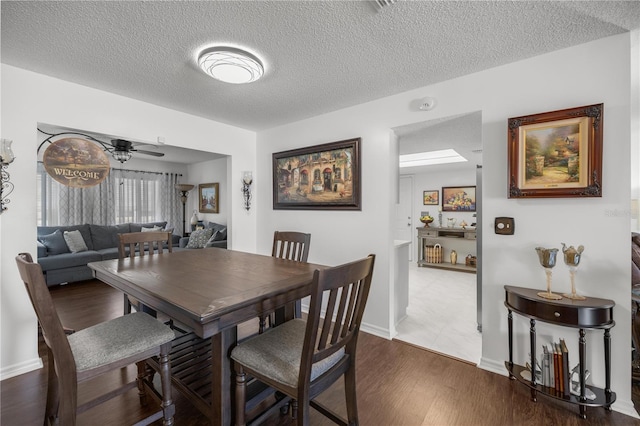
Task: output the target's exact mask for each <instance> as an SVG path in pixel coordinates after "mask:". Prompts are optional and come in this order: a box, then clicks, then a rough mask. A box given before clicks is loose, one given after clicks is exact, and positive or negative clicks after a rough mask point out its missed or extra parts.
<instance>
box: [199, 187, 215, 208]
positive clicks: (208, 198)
mask: <svg viewBox="0 0 640 426" xmlns="http://www.w3.org/2000/svg"><path fill="white" fill-rule="evenodd" d="M219 185H220V184H219V183H201V184H200V185H198V195H199V197H200V198H199V203H198V204H199V209H198V211H199V212H200V213H218V212H219V211H220V206H219V193H218V189H219Z"/></svg>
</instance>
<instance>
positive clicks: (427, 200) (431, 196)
mask: <svg viewBox="0 0 640 426" xmlns="http://www.w3.org/2000/svg"><path fill="white" fill-rule="evenodd" d="M422 203H423V204H424V205H425V206H437V205H438V204H440V190H438V189H435V190H432V191H431V190H430V191H423V192H422Z"/></svg>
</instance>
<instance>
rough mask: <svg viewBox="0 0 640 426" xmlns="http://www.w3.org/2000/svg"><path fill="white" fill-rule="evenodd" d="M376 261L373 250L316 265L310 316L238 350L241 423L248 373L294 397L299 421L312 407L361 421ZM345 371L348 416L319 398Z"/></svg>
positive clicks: (339, 421) (275, 406)
mask: <svg viewBox="0 0 640 426" xmlns="http://www.w3.org/2000/svg"><path fill="white" fill-rule="evenodd" d="M374 261H375V255H373V254H371V255H369V256H368V257H366V258H364V259H361V260H358V261H355V262H351V263H347V264H344V265H341V266H336V267H333V268H328V269H323V270H316V271H315V272H314V275H313V283H312V289H311V301H310V306H309V315H308V316H307V319H306V320H304V319H301V318H294V319H292V320H290V321H287V322H285V323H284V324H281V325H279V326H277V327H273V328H270V329H269V330H267V331H265V332H264V333H262V334H258V335H255V336H254V337H251V338H249V339H247V340H245V341H244V342H242V343H240V344H239V345H237V346H236V347H235V348H234V349H233V350H232V352H231V358H232V360H233V366H234V371H235V374H236V384H235V397H236V405H235V416H236V425H244V424H245V423H246V413H245V405H246V389H247V386H246V383H247V380H246V379H247V375H250V376H251V377H253V378H255V379H257V380H259V381H260V382H263V383H265V384H267V385H268V386H270V387H272V388H273V389H275V390H276V391H278V392H282V393H283V394H285V395H286V396H288V397H289V398H290V399H291V400H293V403H292V407H293V409H292V411H293V412H292V414H294V417H296V418H297V424H298V425H308V424H309V407H310V406H311V407H313V408H315V409H316V410H318V411H320V412H321V413H322V414H324V415H325V416H327V417H328V418H329V419H331V420H332V421H333V422H335V423H337V424H340V425H357V424H358V409H357V402H356V371H355V366H356V362H355V361H356V345H357V341H358V333H359V331H360V324H361V322H362V315H363V313H364V308H365V305H366V303H367V297H368V295H369V289H370V288H371V278H372V275H373V265H374ZM323 302H324V303H326V306H325V309H326V311H324V310H323V306H324V305H323ZM341 376H344V381H345V399H346V406H347V416H348V419H347V420H344V419H342V418H341V417H340V416H338V415H337V414H336V413H334V412H333V411H331V410H330V409H329V408H327V407H326V406H324V405H322V404H321V403H319V402H317V401H315V400H314V399H315V398H316V397H317V396H318V395H319V394H320V393H322V392H323V391H324V390H325V389H327V388H329V387H330V386H331V385H332V384H333V383H334V382H335V381H336V380H338V379H339V378H340V377H341ZM289 398H284V399H281V400H279V401H277V402H276V403H275V404H273V405H272V406H271V407H270V408H269V409H268V410H267V412H265V413H263V414H262V415H259V416H258V419H264V418H265V417H266V416H268V415H270V414H271V413H273V412H274V411H275V410H276V409H279V408H280V407H282V406H283V405H285V404H286V403H288V402H289Z"/></svg>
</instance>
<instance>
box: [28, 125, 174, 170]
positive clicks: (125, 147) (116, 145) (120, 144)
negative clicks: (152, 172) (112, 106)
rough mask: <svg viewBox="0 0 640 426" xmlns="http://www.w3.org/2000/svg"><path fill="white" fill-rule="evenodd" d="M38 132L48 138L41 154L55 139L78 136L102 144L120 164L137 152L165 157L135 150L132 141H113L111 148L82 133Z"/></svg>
mask: <svg viewBox="0 0 640 426" xmlns="http://www.w3.org/2000/svg"><path fill="white" fill-rule="evenodd" d="M38 131H39V132H40V133H43V134H45V135H47V136H48V137H47V138H46V139H45V140H43V141H42V143H40V145H39V146H38V152H40V149H41V148H42V146H43V145H44V144H46V143H52V139H53V138H55V137H58V136H63V135H78V136H83V137H85V138H87V139H90V140H92V141H94V142H97V143H98V144H100V146H102V148H103V149H104V150H105V151H106V152H108V153H110V154H111V155H112V156H113V158H115V159H116V160H118V161H119V162H120V163H125V162H127V161H128V160H130V159H131V153H132V152H137V153H140V154H144V155H152V156H154V157H164V152H159V151H147V150H143V149H137V148H135V146H136V145H135V144H136V142H131V141H128V140H126V139H111V146H109V144H108V143H105V142H103V141H101V140H100V139H97V138H96V137H94V136H91V135H88V134H86V133H80V132H61V133H49V132H45V131H44V130H42V129H38ZM140 145H141V146H144V144H142V143H140ZM149 146H153V145H149Z"/></svg>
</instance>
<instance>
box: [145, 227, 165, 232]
mask: <svg viewBox="0 0 640 426" xmlns="http://www.w3.org/2000/svg"><path fill="white" fill-rule="evenodd" d="M155 231H162V227H161V226H154V227H153V228H145V227H144V226H143V227H142V232H155Z"/></svg>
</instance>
